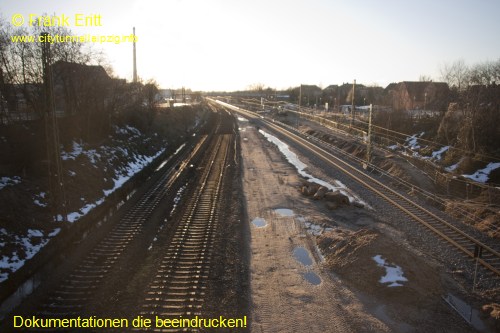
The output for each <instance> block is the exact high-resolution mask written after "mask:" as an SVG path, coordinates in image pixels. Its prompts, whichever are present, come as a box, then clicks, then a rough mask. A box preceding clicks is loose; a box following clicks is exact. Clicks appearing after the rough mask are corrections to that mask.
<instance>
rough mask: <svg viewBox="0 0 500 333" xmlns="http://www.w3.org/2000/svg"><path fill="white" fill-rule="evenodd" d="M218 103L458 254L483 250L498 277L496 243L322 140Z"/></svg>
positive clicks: (491, 271) (499, 260)
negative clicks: (333, 170) (335, 173)
mask: <svg viewBox="0 0 500 333" xmlns="http://www.w3.org/2000/svg"><path fill="white" fill-rule="evenodd" d="M218 103H219V104H220V105H223V106H225V107H227V108H228V109H230V110H232V111H236V112H238V113H240V114H242V115H244V116H246V117H249V118H253V119H258V120H259V121H260V122H261V123H262V125H264V126H266V127H267V128H269V129H270V130H272V131H273V132H275V133H279V134H280V135H281V136H283V137H285V138H286V139H287V140H290V141H292V142H294V143H295V144H298V145H299V146H301V147H303V148H305V149H307V150H308V151H310V152H312V153H313V154H314V155H315V156H316V157H318V158H320V159H321V160H323V161H325V162H327V163H328V164H329V165H331V166H332V167H334V168H336V169H338V170H340V171H342V172H344V173H345V174H347V175H348V176H349V177H351V178H353V179H354V180H356V181H357V182H358V183H359V184H361V185H363V186H364V187H365V188H367V189H369V190H371V191H372V192H374V193H376V194H377V195H378V196H380V197H381V198H383V199H384V200H385V201H386V202H388V203H389V204H391V205H392V206H394V207H396V208H397V209H399V210H400V211H402V212H404V213H405V214H406V215H407V216H409V217H410V218H411V219H412V220H414V221H417V222H418V223H420V224H421V225H423V226H425V227H426V228H427V230H430V231H432V232H433V233H434V234H435V235H437V236H439V238H440V239H441V240H443V241H445V242H446V243H448V244H451V245H452V246H453V247H454V248H455V249H457V250H458V253H460V254H461V255H463V256H465V257H467V258H474V257H475V253H476V254H477V253H478V251H479V250H480V251H481V252H482V255H481V257H480V258H478V263H479V264H480V265H481V266H482V267H484V268H485V269H486V270H487V275H486V276H485V278H493V279H498V278H499V277H500V249H498V248H496V246H495V248H493V247H492V246H489V245H487V244H485V243H484V242H482V241H480V240H478V239H476V238H475V237H473V236H471V235H469V234H467V233H466V232H465V231H463V230H460V229H459V228H458V227H456V226H455V225H453V224H451V223H450V222H448V221H446V220H445V219H444V218H442V217H440V216H438V215H436V214H435V213H433V212H431V211H429V210H428V209H427V208H425V207H423V206H422V205H420V204H418V203H417V202H415V201H413V200H411V199H410V198H408V197H407V196H404V195H402V194H401V193H399V192H397V191H395V190H393V189H392V188H390V187H388V186H386V185H385V184H383V183H382V182H380V181H378V180H377V179H375V178H374V177H372V176H371V175H369V174H367V173H365V172H364V171H362V170H360V169H358V168H357V167H354V166H352V165H351V164H349V163H347V162H346V161H344V160H343V159H341V158H339V157H337V156H335V155H333V154H332V153H331V152H329V151H327V149H328V146H327V144H326V143H323V142H321V143H320V144H321V145H324V147H320V146H319V145H316V144H313V143H311V142H310V141H308V140H306V139H305V138H303V137H302V136H300V135H298V134H295V133H293V132H292V131H291V130H287V129H285V128H283V127H281V126H277V125H276V124H275V123H273V122H270V121H267V120H265V119H263V117H261V116H258V115H256V114H255V113H253V112H250V111H247V110H244V109H241V108H238V107H235V106H232V105H230V104H227V103H223V102H218ZM493 246H494V245H493Z"/></svg>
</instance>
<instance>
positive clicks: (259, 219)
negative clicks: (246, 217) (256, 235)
mask: <svg viewBox="0 0 500 333" xmlns="http://www.w3.org/2000/svg"><path fill="white" fill-rule="evenodd" d="M252 224H253V225H254V226H255V227H257V228H262V227H265V226H266V225H267V222H266V220H265V219H263V218H262V217H256V218H254V219H253V220H252Z"/></svg>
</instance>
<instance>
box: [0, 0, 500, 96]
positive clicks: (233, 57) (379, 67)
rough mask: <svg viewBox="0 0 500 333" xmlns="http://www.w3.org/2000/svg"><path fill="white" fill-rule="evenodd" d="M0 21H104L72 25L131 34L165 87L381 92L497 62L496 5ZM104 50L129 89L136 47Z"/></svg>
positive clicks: (22, 7)
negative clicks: (358, 86) (351, 87)
mask: <svg viewBox="0 0 500 333" xmlns="http://www.w3.org/2000/svg"><path fill="white" fill-rule="evenodd" d="M0 13H1V16H2V17H3V19H4V20H5V21H6V22H7V23H8V24H11V19H12V15H14V14H22V15H25V16H27V15H29V14H37V15H41V14H43V13H49V14H54V13H55V14H56V15H62V14H65V15H67V16H71V17H73V16H74V15H75V14H77V13H82V14H85V15H92V14H99V15H100V16H101V23H102V26H100V27H74V26H71V27H70V28H71V29H72V30H73V32H75V33H77V34H84V33H89V34H94V35H108V34H114V35H129V34H131V33H132V27H134V26H135V27H136V35H137V36H138V43H137V66H138V74H139V77H140V78H142V79H143V80H148V79H155V80H156V81H157V82H158V83H159V84H160V86H161V87H163V88H174V87H181V86H185V87H189V88H191V89H193V90H228V91H229V90H238V89H246V88H247V87H248V86H249V85H251V84H255V83H262V84H264V85H265V86H270V87H272V88H278V89H285V88H288V87H290V86H297V85H299V84H301V83H303V84H316V85H320V86H322V87H326V86H328V85H330V84H342V83H343V82H352V80H353V79H356V81H357V82H358V83H363V84H367V85H368V84H378V85H380V86H386V85H387V84H388V83H390V82H398V81H403V80H418V78H419V76H420V75H427V76H431V77H432V78H433V79H434V80H439V79H440V73H439V69H440V67H441V66H442V65H443V64H445V63H451V62H453V61H455V60H458V59H463V60H464V61H465V62H466V63H467V64H475V63H479V62H483V61H486V60H497V59H498V58H500V43H499V42H498V33H499V32H500V20H499V19H498V14H499V13H500V1H498V0H476V1H473V0H420V1H404V0H379V1H373V0H349V1H347V0H345V1H340V0H271V1H269V0H163V1H161V0H121V1H110V0H107V1H106V0H63V1H55V0H2V1H1V2H0ZM97 46H98V47H99V45H97ZM102 48H103V49H104V51H105V52H106V54H107V56H108V61H109V62H110V64H111V65H112V67H113V68H114V71H115V75H117V76H119V77H122V78H126V79H127V80H131V78H132V44H131V43H122V44H119V45H117V44H114V43H104V44H103V45H102Z"/></svg>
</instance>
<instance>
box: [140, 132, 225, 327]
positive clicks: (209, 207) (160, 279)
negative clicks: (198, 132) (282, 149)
mask: <svg viewBox="0 0 500 333" xmlns="http://www.w3.org/2000/svg"><path fill="white" fill-rule="evenodd" d="M233 141H234V135H233V134H223V135H219V137H218V138H217V140H216V142H215V143H214V147H213V148H211V149H210V151H211V153H210V155H209V156H208V157H207V159H206V161H205V163H204V169H203V172H202V174H201V176H200V178H199V181H198V186H197V187H196V189H195V191H194V193H193V195H192V196H191V198H190V200H189V202H188V203H187V205H186V206H185V207H184V211H183V214H182V217H181V219H180V222H179V224H178V225H177V226H176V228H175V231H174V234H173V236H172V238H171V240H170V242H168V245H167V246H166V248H165V249H164V250H163V253H164V254H163V259H162V260H161V264H160V265H159V268H158V270H157V272H156V276H155V278H154V280H153V281H152V283H151V284H150V285H149V286H148V289H147V291H146V295H145V298H144V302H143V305H142V309H143V311H142V315H145V316H151V315H158V316H162V317H172V316H175V317H180V316H184V317H189V316H196V315H198V316H200V315H202V309H203V303H204V300H205V289H206V287H207V286H206V281H207V279H208V274H209V269H210V267H211V265H212V260H213V257H212V252H213V245H214V238H215V237H216V232H217V228H218V225H219V201H220V198H221V191H222V183H223V179H224V171H225V169H226V164H227V162H228V161H227V160H228V156H229V154H228V152H229V150H230V149H231V147H232V146H233ZM155 331H161V332H177V331H178V330H177V329H168V328H163V329H155Z"/></svg>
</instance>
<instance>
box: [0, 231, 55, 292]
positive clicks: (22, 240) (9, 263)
mask: <svg viewBox="0 0 500 333" xmlns="http://www.w3.org/2000/svg"><path fill="white" fill-rule="evenodd" d="M60 230H61V229H60V228H55V229H54V230H53V231H52V232H50V233H48V234H44V232H43V231H42V230H36V229H28V232H27V234H25V235H23V236H19V235H12V234H9V233H8V232H7V230H6V229H5V228H2V229H0V236H1V239H2V240H5V241H4V242H2V243H0V249H2V250H3V248H4V247H5V245H6V241H9V243H10V245H11V246H12V245H14V246H16V248H18V249H19V250H20V251H23V252H24V255H22V257H23V259H21V258H20V256H21V255H20V254H19V253H18V251H19V250H15V251H14V252H12V253H10V254H9V253H5V251H2V256H1V257H0V282H2V281H5V280H7V278H8V277H9V274H10V273H11V272H15V271H17V270H18V269H19V268H21V267H22V266H23V265H24V263H25V262H26V260H29V259H31V258H33V256H34V255H35V254H36V253H38V251H40V249H41V248H42V247H44V246H45V245H46V244H47V243H48V242H49V240H50V239H51V238H52V237H54V236H55V235H57V234H58V233H59V231H60Z"/></svg>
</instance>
